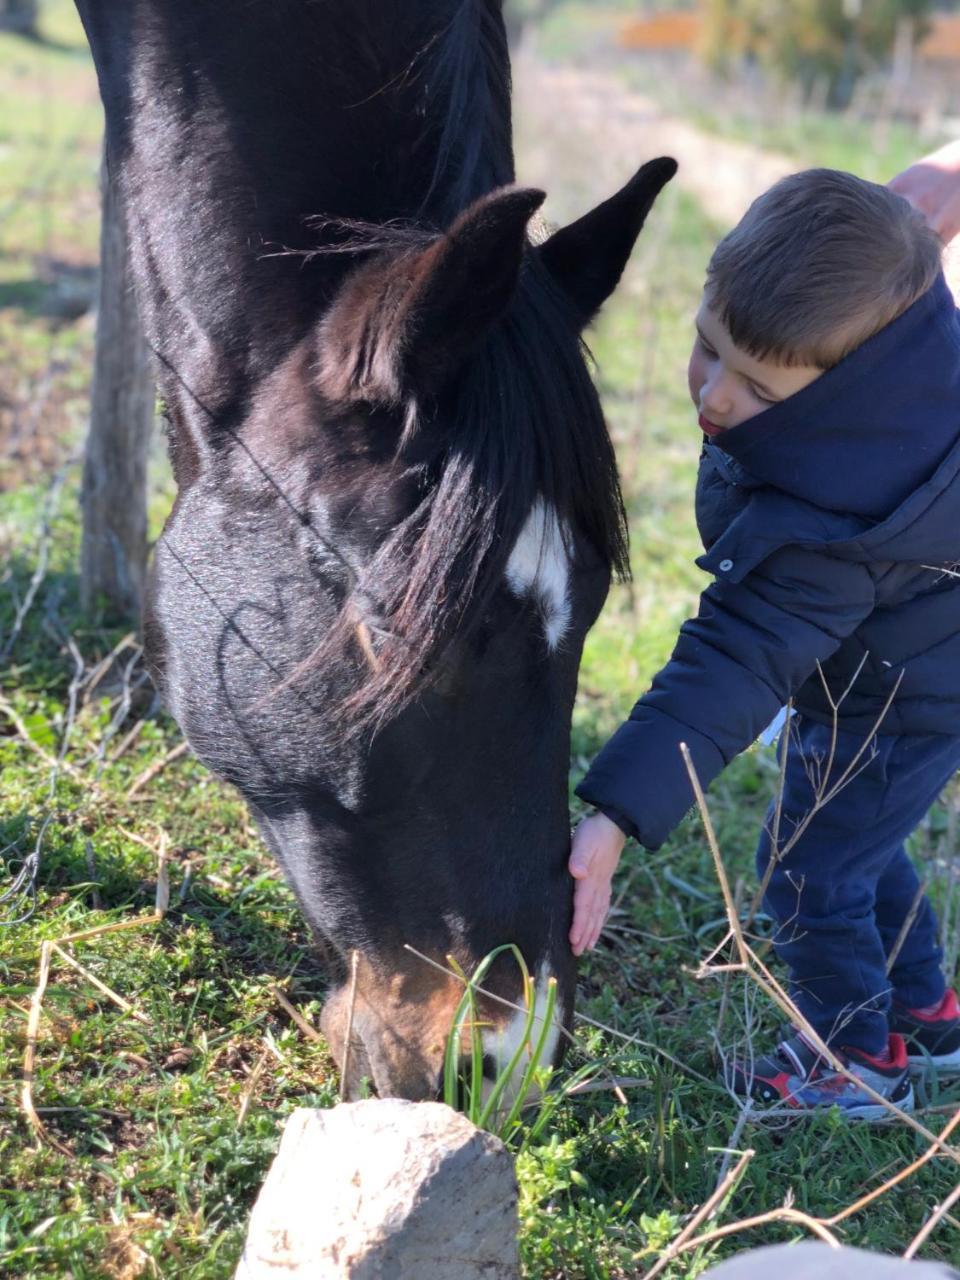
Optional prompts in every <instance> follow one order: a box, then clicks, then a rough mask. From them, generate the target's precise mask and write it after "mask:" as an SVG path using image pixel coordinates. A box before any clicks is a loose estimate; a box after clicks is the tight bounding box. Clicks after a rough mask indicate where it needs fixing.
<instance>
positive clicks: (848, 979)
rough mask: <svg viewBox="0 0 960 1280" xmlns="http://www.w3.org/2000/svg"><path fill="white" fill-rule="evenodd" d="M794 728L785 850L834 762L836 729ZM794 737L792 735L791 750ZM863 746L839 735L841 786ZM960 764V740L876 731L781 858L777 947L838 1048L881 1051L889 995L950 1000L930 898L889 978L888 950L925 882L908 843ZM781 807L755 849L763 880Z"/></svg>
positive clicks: (775, 909) (807, 1012) (775, 899)
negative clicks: (833, 732)
mask: <svg viewBox="0 0 960 1280" xmlns="http://www.w3.org/2000/svg"><path fill="white" fill-rule="evenodd" d="M789 736H790V742H789V748H788V757H787V770H786V786H785V789H784V797H783V806H782V812H781V819H780V831H779V840H778V847H779V848H780V849H781V850H782V849H783V848H784V846H785V845H786V844H787V842H788V841H789V839H790V838H791V836H792V835H793V834H794V833H795V832H796V831H797V830H798V828H799V827H800V825H801V823H802V822H803V821H804V819H805V818H806V817H807V815H808V814H810V812H811V810H812V809H813V807H814V803H815V791H814V782H813V781H812V779H811V772H812V774H813V777H814V778H816V777H819V776H822V775H823V772H824V770H825V769H826V767H827V761H828V755H829V750H830V739H831V730H830V728H829V727H827V726H826V725H820V724H816V723H814V722H813V721H811V720H807V719H805V718H803V717H797V718H796V719H795V720H794V722H793V726H792V729H791V732H790V735H789ZM786 739H787V735H786V733H784V734H783V735H782V737H781V745H780V750H781V751H782V750H784V749H785V744H786ZM863 742H864V739H863V737H862V736H858V735H856V734H852V733H845V732H843V731H842V730H841V731H839V732H838V734H837V746H836V751H835V754H834V761H833V767H832V769H831V771H830V776H831V778H832V779H833V781H834V782H835V781H837V780H839V779H840V778H841V776H842V775H843V773H844V771H845V770H846V769H847V767H848V765H850V763H851V761H852V760H853V758H854V756H855V755H856V753H857V752H858V751H860V749H861V748H862V746H863ZM958 769H960V738H948V737H942V736H926V737H906V736H905V737H894V736H890V735H881V736H878V737H877V738H875V739H874V744H873V747H872V748H868V750H867V751H866V752H865V753H864V755H863V756H862V757H861V760H860V764H859V766H858V767H857V769H856V770H855V776H854V777H853V778H852V780H851V781H850V782H849V783H848V784H847V785H846V786H845V787H844V788H843V789H842V790H841V791H840V792H839V793H838V794H837V795H836V796H835V797H834V798H833V799H832V800H830V802H829V803H828V804H826V805H825V806H824V807H823V808H822V809H820V811H819V812H817V813H816V814H815V815H814V816H813V818H812V819H811V820H810V821H809V825H808V826H807V827H806V829H805V830H804V831H803V832H802V834H801V835H800V836H799V838H798V839H797V842H796V844H795V845H794V847H793V848H792V849H790V850H789V852H788V853H786V854H785V856H784V857H783V858H782V860H778V861H776V862H775V866H774V871H773V874H772V876H771V879H770V882H769V886H768V889H767V893H766V896H765V899H764V905H765V907H766V909H767V911H768V912H769V913H770V915H771V916H772V917H773V919H774V921H775V932H774V943H775V946H776V950H777V954H778V955H779V957H780V958H781V960H783V962H784V963H785V964H786V965H787V967H788V969H789V970H790V978H791V994H792V996H793V999H794V1000H795V1001H796V1003H797V1006H798V1007H799V1009H800V1011H801V1013H803V1014H804V1016H805V1017H806V1018H808V1019H809V1021H810V1023H811V1024H812V1026H813V1027H814V1028H815V1029H816V1031H817V1032H818V1033H819V1034H820V1035H821V1036H822V1037H823V1038H824V1039H825V1040H828V1041H832V1042H833V1043H834V1044H835V1045H837V1046H838V1047H841V1046H845V1045H848V1046H850V1047H856V1048H860V1049H864V1050H866V1052H867V1053H879V1052H882V1050H883V1049H884V1048H885V1047H886V1044H887V1014H888V1011H889V1009H890V1003H891V1000H893V999H895V1000H897V1001H899V1002H900V1003H901V1004H905V1005H907V1006H909V1007H910V1008H920V1007H923V1006H925V1005H932V1004H935V1003H936V1002H937V1001H938V1000H940V999H941V997H942V996H943V993H944V990H945V982H944V977H943V973H942V970H941V961H942V953H941V950H940V947H939V945H938V942H937V924H936V918H935V916H934V913H933V909H932V907H931V906H930V903H929V902H928V901H927V899H926V898H924V899H923V901H922V902H921V905H920V909H919V911H918V913H917V915H916V919H915V920H914V923H913V925H912V927H911V928H910V931H909V933H908V934H907V936H906V938H905V940H904V943H903V945H902V947H901V949H900V951H899V953H898V955H897V958H896V961H895V963H894V965H893V967H892V969H891V971H890V973H889V975H888V974H887V956H888V954H889V953H890V951H891V950H892V949H893V947H894V944H895V943H896V940H897V938H898V937H899V935H900V932H901V928H902V926H903V924H904V921H905V920H906V918H907V916H908V914H909V912H910V908H911V906H912V905H913V902H914V900H915V898H916V895H917V891H918V889H919V881H918V879H917V873H916V871H915V870H914V868H913V864H912V863H911V861H910V858H909V856H908V854H907V851H906V849H905V848H904V841H905V840H906V838H907V836H909V835H910V833H911V832H912V831H913V830H914V829H915V828H916V827H917V826H918V825H919V823H920V822H921V821H922V820H923V818H924V816H925V815H926V813H927V811H928V810H929V808H930V806H931V805H932V804H933V802H934V801H935V800H936V799H937V797H938V795H939V794H940V792H941V791H942V790H943V788H944V786H945V785H946V784H947V783H948V782H949V781H950V779H951V777H952V776H953V774H954V773H955V772H956V771H957V770H958ZM774 811H775V807H774V806H771V809H770V812H769V813H768V815H767V822H766V824H765V827H764V831H763V834H762V835H761V838H760V844H759V847H758V849H757V871H758V874H759V875H760V876H761V878H762V877H763V875H764V873H765V871H766V868H767V864H768V862H769V861H770V856H771V832H772V828H773V822H774Z"/></svg>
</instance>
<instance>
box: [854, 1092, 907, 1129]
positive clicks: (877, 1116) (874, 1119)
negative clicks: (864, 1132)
mask: <svg viewBox="0 0 960 1280" xmlns="http://www.w3.org/2000/svg"><path fill="white" fill-rule="evenodd" d="M913 1103H914V1097H913V1085H911V1086H910V1092H909V1093H908V1094H907V1095H906V1097H904V1098H903V1099H902V1100H901V1101H900V1102H893V1100H892V1099H891V1105H892V1106H895V1107H896V1108H897V1109H898V1110H899V1111H906V1112H908V1113H909V1112H911V1111H912V1110H913ZM840 1114H841V1115H842V1116H843V1117H844V1119H847V1118H849V1119H850V1120H862V1121H864V1122H865V1123H866V1124H890V1123H892V1122H893V1121H894V1120H896V1118H897V1117H896V1114H895V1113H894V1112H893V1111H890V1110H889V1109H888V1108H887V1107H882V1106H881V1105H880V1104H879V1102H871V1103H866V1104H864V1106H862V1107H842V1108H841V1109H840Z"/></svg>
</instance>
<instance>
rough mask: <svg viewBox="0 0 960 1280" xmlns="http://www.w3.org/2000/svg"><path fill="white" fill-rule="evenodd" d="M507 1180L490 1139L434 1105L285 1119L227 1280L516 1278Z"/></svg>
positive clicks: (505, 1160)
mask: <svg viewBox="0 0 960 1280" xmlns="http://www.w3.org/2000/svg"><path fill="white" fill-rule="evenodd" d="M518 1275H519V1269H518V1254H517V1182H516V1175H515V1173H514V1167H513V1159H512V1157H511V1156H510V1153H509V1152H508V1151H507V1150H506V1148H505V1147H504V1145H503V1143H502V1142H500V1141H499V1139H497V1138H495V1137H493V1135H492V1134H489V1133H484V1132H483V1131H482V1130H480V1129H477V1128H476V1127H475V1126H474V1125H472V1124H471V1123H470V1122H469V1120H467V1119H466V1117H465V1116H462V1115H460V1114H459V1113H458V1112H456V1111H451V1109H450V1108H449V1107H445V1106H443V1105H442V1104H441V1103H439V1102H404V1101H402V1100H400V1099H394V1098H387V1099H383V1100H380V1101H368V1102H352V1103H343V1104H341V1105H340V1106H338V1107H334V1108H333V1109H332V1110H330V1111H308V1110H305V1109H302V1110H299V1111H295V1112H294V1113H293V1115H292V1116H291V1117H290V1118H289V1120H288V1121H287V1125H286V1129H285V1130H284V1134H283V1139H282V1141H281V1143H280V1150H279V1151H278V1153H277V1157H276V1159H275V1160H274V1162H273V1166H272V1168H271V1169H270V1172H269V1174H268V1175H267V1180H266V1182H265V1183H264V1184H263V1187H262V1188H261V1191H260V1195H259V1198H258V1199H257V1203H256V1205H255V1206H254V1209H253V1214H252V1216H251V1219H250V1228H249V1231H248V1234H247V1243H246V1247H245V1249H244V1252H243V1257H242V1258H241V1260H240V1266H239V1268H238V1270H237V1275H236V1280H277V1277H280V1276H283V1277H286V1278H296V1280H334V1278H335V1277H336V1278H337V1280H340V1278H349V1280H516V1277H517V1276H518Z"/></svg>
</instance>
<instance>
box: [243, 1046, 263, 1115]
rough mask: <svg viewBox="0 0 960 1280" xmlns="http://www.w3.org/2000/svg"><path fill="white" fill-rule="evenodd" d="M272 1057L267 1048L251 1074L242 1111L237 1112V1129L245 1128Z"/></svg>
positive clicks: (244, 1095) (245, 1090) (244, 1092)
mask: <svg viewBox="0 0 960 1280" xmlns="http://www.w3.org/2000/svg"><path fill="white" fill-rule="evenodd" d="M269 1057H270V1048H269V1046H267V1048H266V1049H264V1051H263V1053H261V1055H260V1058H259V1060H258V1062H257V1065H256V1066H255V1067H254V1068H253V1070H252V1071H251V1072H250V1079H249V1080H248V1081H247V1087H246V1089H244V1091H243V1097H242V1098H241V1100H240V1110H239V1111H238V1112H237V1128H238V1129H242V1128H243V1122H244V1120H246V1118H247V1112H248V1111H249V1109H250V1103H251V1102H252V1101H253V1095H254V1093H255V1092H256V1088H257V1085H258V1084H259V1082H260V1077H261V1076H262V1075H263V1069H264V1067H265V1066H266V1065H267V1059H268V1058H269Z"/></svg>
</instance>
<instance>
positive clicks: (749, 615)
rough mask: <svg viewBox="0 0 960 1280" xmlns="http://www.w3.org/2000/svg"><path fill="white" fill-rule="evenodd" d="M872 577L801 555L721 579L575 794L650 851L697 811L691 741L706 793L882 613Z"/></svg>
mask: <svg viewBox="0 0 960 1280" xmlns="http://www.w3.org/2000/svg"><path fill="white" fill-rule="evenodd" d="M875 599H876V594H875V589H874V581H873V578H872V576H871V574H870V571H869V569H867V568H866V567H865V566H864V565H859V564H854V563H852V562H850V561H844V560H839V559H836V558H834V557H833V556H829V555H826V554H825V553H823V552H818V551H808V550H804V549H803V548H800V547H785V548H783V549H781V550H780V551H777V552H775V553H774V554H773V555H771V556H770V557H769V558H768V559H767V560H765V561H763V563H762V564H760V565H758V566H757V568H756V569H754V570H753V571H752V572H750V573H748V574H747V575H746V576H745V577H744V578H743V580H742V581H741V582H738V583H733V582H722V581H719V580H718V581H716V582H714V583H712V584H711V586H709V587H708V588H707V589H706V591H704V592H703V594H702V596H701V597H700V611H699V614H698V616H697V617H696V618H692V619H691V620H690V621H689V622H685V623H684V625H683V626H682V627H681V629H680V635H679V638H678V641H677V645H676V648H675V649H674V652H673V657H672V658H671V659H670V662H669V663H668V664H667V666H666V667H664V668H663V670H662V671H661V672H660V673H659V675H658V676H657V677H656V678H655V680H654V682H653V687H652V688H651V690H650V691H649V693H647V694H645V695H644V696H643V697H642V698H641V699H640V701H639V702H638V703H637V704H636V706H635V707H634V708H633V711H632V712H631V713H630V718H629V719H628V720H627V721H626V723H624V724H623V725H621V727H620V728H619V729H618V730H617V732H616V733H615V734H614V736H613V737H612V738H611V739H610V741H609V742H608V743H607V745H606V746H605V747H604V748H603V750H602V751H601V752H600V754H599V755H598V756H597V758H596V760H595V761H594V762H593V765H592V766H591V768H590V771H589V772H588V773H587V776H586V777H585V778H584V779H583V781H582V782H581V783H580V786H579V787H578V788H577V795H579V796H580V797H581V799H583V800H586V801H587V802H588V803H589V804H592V805H594V806H596V807H597V808H598V809H601V810H602V811H603V812H604V813H606V814H607V815H608V816H610V817H612V818H613V819H614V820H615V821H616V822H617V824H618V825H619V826H621V828H622V829H623V830H625V831H628V834H630V835H635V836H636V837H637V839H638V840H639V841H640V843H641V844H643V845H645V846H646V847H647V848H648V849H656V848H659V846H660V845H661V844H662V843H663V841H664V840H665V839H666V838H667V836H668V835H669V834H670V832H671V831H672V830H673V828H674V827H675V826H676V825H677V823H678V822H679V821H680V819H681V818H682V817H683V815H684V813H686V811H687V810H688V809H689V808H690V806H691V804H692V803H693V793H692V791H691V788H690V781H689V779H688V777H687V773H686V769H685V768H684V764H683V760H682V758H681V755H680V749H679V744H680V743H681V742H686V743H687V745H688V746H689V748H690V754H691V756H692V758H693V762H694V765H695V767H696V770H697V774H698V776H699V778H700V781H701V783H702V784H703V785H704V786H705V787H706V786H707V784H708V783H709V782H710V781H711V780H712V779H713V778H714V777H716V775H717V774H718V773H719V772H720V771H721V769H723V768H724V767H725V766H726V765H727V764H729V763H730V761H731V760H732V759H733V758H734V756H736V755H738V754H739V753H740V752H741V751H743V750H744V749H745V748H746V747H748V746H749V745H750V743H751V742H753V741H754V740H755V739H756V737H757V735H758V734H759V733H760V732H761V731H762V730H763V729H764V728H765V727H766V725H768V724H769V723H770V721H771V720H772V719H773V717H774V716H775V715H776V713H777V711H778V710H779V709H780V708H781V707H782V706H783V705H784V703H785V702H786V701H787V700H788V698H789V697H790V696H791V694H793V693H794V692H795V690H796V689H798V688H799V687H800V685H802V684H803V682H804V681H805V680H806V679H807V678H808V677H809V676H810V675H812V674H813V672H814V671H815V670H816V666H817V663H818V662H823V661H825V660H826V659H827V658H829V657H830V655H831V654H832V653H833V652H834V651H835V650H836V649H837V648H838V647H839V645H840V642H841V641H842V640H843V639H845V638H846V637H847V636H849V635H850V634H851V633H852V632H853V631H855V630H856V628H857V627H858V626H859V624H860V623H861V622H862V621H863V619H864V618H865V617H867V615H868V614H869V613H871V612H872V610H873V608H874V604H875Z"/></svg>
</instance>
